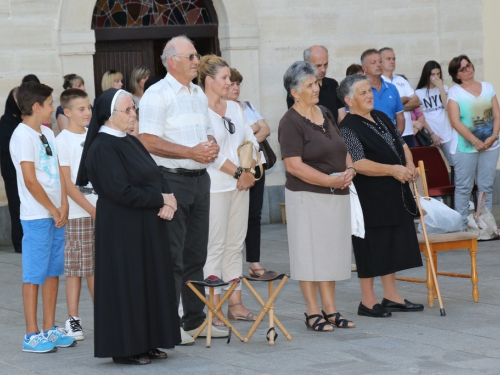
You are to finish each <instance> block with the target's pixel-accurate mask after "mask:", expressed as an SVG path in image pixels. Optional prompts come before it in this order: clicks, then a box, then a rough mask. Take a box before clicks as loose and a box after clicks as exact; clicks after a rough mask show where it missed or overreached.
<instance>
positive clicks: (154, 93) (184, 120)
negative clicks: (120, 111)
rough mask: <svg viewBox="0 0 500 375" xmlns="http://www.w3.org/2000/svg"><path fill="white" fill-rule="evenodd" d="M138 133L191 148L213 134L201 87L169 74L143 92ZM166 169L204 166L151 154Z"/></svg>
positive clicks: (206, 103) (204, 165) (194, 162)
mask: <svg viewBox="0 0 500 375" xmlns="http://www.w3.org/2000/svg"><path fill="white" fill-rule="evenodd" d="M139 107H140V110H139V134H144V133H147V134H152V135H156V136H157V137H160V138H163V139H164V140H166V141H168V142H171V143H176V144H179V145H183V146H187V147H193V146H196V145H197V144H199V143H201V142H207V141H208V138H207V137H208V136H209V135H214V132H213V130H212V127H211V125H210V122H209V120H208V100H207V97H206V95H205V93H204V92H203V91H202V89H201V88H200V87H199V86H197V85H195V84H193V83H191V82H190V83H189V88H188V87H187V86H184V85H183V84H181V83H180V82H179V81H177V80H176V79H175V78H174V77H173V76H172V75H171V74H170V73H168V74H167V75H166V77H165V78H164V79H162V80H161V81H159V82H157V83H155V84H154V85H152V86H151V87H150V88H148V89H147V91H146V92H145V93H144V95H143V97H142V98H141V102H140V104H139ZM151 156H152V157H153V159H154V160H155V161H156V164H158V165H160V166H163V167H165V168H184V169H204V168H206V167H207V166H206V164H203V163H198V162H197V161H194V160H191V159H169V158H164V157H160V156H156V155H153V154H152V155H151Z"/></svg>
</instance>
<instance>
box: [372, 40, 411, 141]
mask: <svg viewBox="0 0 500 375" xmlns="http://www.w3.org/2000/svg"><path fill="white" fill-rule="evenodd" d="M379 52H380V56H381V57H382V70H383V72H384V73H383V74H382V79H383V80H384V81H386V82H390V83H392V84H393V85H394V86H396V88H397V89H398V92H399V96H400V97H401V101H402V102H403V108H404V110H405V112H404V117H405V128H404V131H403V133H402V134H401V135H402V136H403V139H404V140H405V142H406V144H407V145H408V147H415V146H416V144H415V136H414V135H413V121H412V120H411V111H413V110H414V109H415V108H417V107H420V99H419V98H418V96H417V95H416V94H415V91H413V89H412V88H411V86H410V83H409V82H408V81H407V80H406V79H405V78H403V77H401V76H400V75H397V74H394V71H395V70H396V54H395V53H394V50H393V49H392V48H390V47H384V48H381V49H380V50H379Z"/></svg>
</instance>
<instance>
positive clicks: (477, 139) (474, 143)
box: [472, 138, 479, 146]
mask: <svg viewBox="0 0 500 375" xmlns="http://www.w3.org/2000/svg"><path fill="white" fill-rule="evenodd" d="M477 141H479V138H476V140H475V141H474V142H472V145H473V146H475V145H476V143H477Z"/></svg>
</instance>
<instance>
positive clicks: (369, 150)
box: [338, 74, 424, 318]
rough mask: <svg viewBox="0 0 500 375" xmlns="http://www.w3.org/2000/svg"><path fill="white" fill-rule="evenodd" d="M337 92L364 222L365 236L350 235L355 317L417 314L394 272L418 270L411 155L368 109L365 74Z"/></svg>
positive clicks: (384, 121)
mask: <svg viewBox="0 0 500 375" xmlns="http://www.w3.org/2000/svg"><path fill="white" fill-rule="evenodd" d="M338 93H339V97H341V98H342V99H343V100H344V102H345V103H346V105H347V106H348V107H349V114H348V115H347V116H346V117H345V118H344V120H343V121H342V123H341V124H340V131H341V133H342V138H343V139H344V141H345V143H346V144H347V149H348V150H349V152H350V154H351V157H352V160H353V165H354V168H356V171H357V173H358V174H357V176H356V178H355V179H354V185H355V187H356V190H357V192H358V197H359V201H360V203H361V208H362V210H363V215H364V223H365V238H359V237H352V243H353V247H354V256H355V258H356V265H357V268H358V277H359V282H360V284H361V292H362V294H363V297H362V301H361V303H360V304H359V307H358V315H364V316H371V317H377V318H386V317H389V316H391V311H422V310H423V309H424V306H423V305H421V304H415V303H411V302H409V301H408V300H406V299H403V298H402V297H401V296H400V295H399V292H398V290H397V287H396V274H395V273H396V272H397V271H401V270H405V269H408V268H413V267H419V266H422V259H421V257H420V251H419V248H418V241H417V234H416V232H415V226H414V224H413V218H414V216H415V215H416V214H417V207H416V204H415V199H414V198H413V195H412V192H411V190H410V187H409V184H408V182H409V181H411V180H412V179H413V178H414V177H416V175H417V170H416V169H415V166H414V165H413V159H412V156H411V152H410V150H409V148H408V146H407V145H406V144H405V142H404V141H403V138H402V137H401V134H400V133H399V132H398V131H397V130H396V129H395V127H394V124H393V123H392V121H391V120H390V119H389V117H387V116H386V115H385V114H384V113H383V112H380V111H376V110H374V109H373V92H372V88H371V85H370V81H368V79H367V78H366V76H364V75H359V74H357V75H352V76H349V77H346V78H345V79H344V80H343V81H342V83H341V84H340V86H339V89H338ZM376 276H380V278H381V280H382V285H383V288H384V299H383V300H382V303H381V304H379V303H378V301H377V297H376V296H375V293H374V291H373V281H374V278H375V277H376Z"/></svg>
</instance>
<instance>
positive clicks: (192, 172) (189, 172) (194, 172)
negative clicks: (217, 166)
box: [160, 166, 207, 177]
mask: <svg viewBox="0 0 500 375" xmlns="http://www.w3.org/2000/svg"><path fill="white" fill-rule="evenodd" d="M160 171H162V172H167V173H175V174H180V175H182V176H186V177H199V176H203V175H204V174H205V173H206V172H207V170H206V169H184V168H175V169H174V168H165V167H161V166H160Z"/></svg>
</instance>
